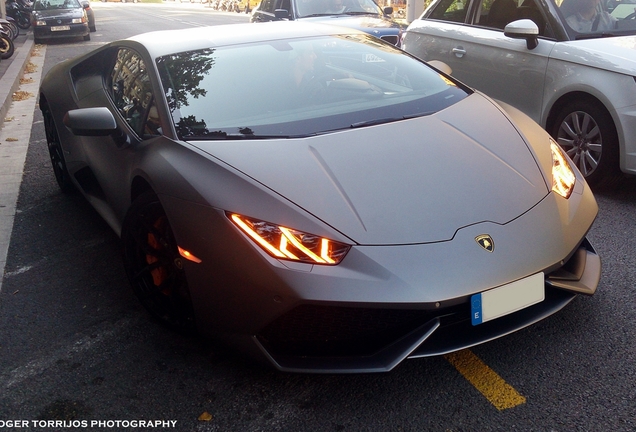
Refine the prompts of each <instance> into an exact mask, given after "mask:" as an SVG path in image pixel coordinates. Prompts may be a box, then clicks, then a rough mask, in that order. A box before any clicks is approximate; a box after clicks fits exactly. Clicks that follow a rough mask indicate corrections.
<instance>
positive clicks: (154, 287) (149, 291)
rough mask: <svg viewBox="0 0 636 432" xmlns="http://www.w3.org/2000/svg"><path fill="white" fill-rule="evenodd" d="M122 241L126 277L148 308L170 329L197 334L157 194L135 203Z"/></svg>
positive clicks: (180, 266) (179, 263)
mask: <svg viewBox="0 0 636 432" xmlns="http://www.w3.org/2000/svg"><path fill="white" fill-rule="evenodd" d="M121 239H122V253H123V258H124V266H125V268H126V274H127V276H128V279H129V281H130V283H131V285H132V288H133V291H134V292H135V294H136V295H137V297H138V298H139V300H140V301H141V303H142V304H143V305H144V307H145V308H146V309H147V310H148V311H149V312H150V313H151V315H152V316H153V317H155V318H156V319H158V320H159V321H160V322H162V323H163V324H165V325H167V326H168V327H170V328H172V329H175V330H177V331H181V332H185V333H191V332H193V331H194V330H195V324H194V313H193V310H192V302H191V300H190V291H189V289H188V283H187V280H186V275H185V271H184V269H183V262H182V258H181V256H180V255H179V251H178V247H177V243H176V241H175V238H174V235H173V233H172V228H171V227H170V223H169V221H168V218H167V216H166V214H165V212H164V210H163V207H162V206H161V203H160V202H159V198H158V197H157V196H156V195H155V194H154V193H152V192H146V193H143V194H141V195H140V196H139V197H138V198H137V199H136V200H135V201H134V202H133V204H132V205H131V207H130V209H129V211H128V213H127V214H126V217H125V219H124V223H123V227H122V234H121Z"/></svg>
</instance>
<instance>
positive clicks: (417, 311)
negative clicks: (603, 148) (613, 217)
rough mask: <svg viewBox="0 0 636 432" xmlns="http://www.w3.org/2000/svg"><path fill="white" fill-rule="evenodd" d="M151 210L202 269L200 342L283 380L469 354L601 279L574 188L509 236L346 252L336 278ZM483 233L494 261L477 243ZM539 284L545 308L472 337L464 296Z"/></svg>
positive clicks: (198, 214)
mask: <svg viewBox="0 0 636 432" xmlns="http://www.w3.org/2000/svg"><path fill="white" fill-rule="evenodd" d="M161 198H162V203H163V204H164V208H165V209H166V210H167V214H168V218H169V219H170V220H171V224H172V226H173V227H178V230H176V232H175V235H176V237H177V241H178V242H179V244H180V246H182V247H184V248H185V249H187V250H190V251H193V253H194V254H195V255H196V256H198V257H199V258H201V259H202V261H203V263H202V264H194V263H191V262H187V263H185V266H186V268H185V270H186V273H187V275H188V283H189V286H190V291H191V297H192V302H193V307H194V310H195V315H196V318H197V326H198V328H199V330H200V331H201V332H202V333H203V334H207V335H210V336H213V337H216V338H221V339H223V340H224V341H226V342H229V343H230V344H231V345H233V346H236V347H238V348H241V349H242V350H244V351H247V352H248V353H251V354H253V355H255V356H257V357H259V358H261V359H264V360H266V361H267V362H268V363H270V364H271V365H273V366H274V367H276V368H277V369H279V370H281V371H287V372H313V373H316V372H318V373H361V372H381V371H389V370H391V369H393V368H394V367H395V366H396V365H398V364H399V363H400V362H401V361H403V360H404V359H406V358H417V357H426V356H433V355H440V354H445V353H448V352H452V351H456V350H460V349H463V348H468V347H471V346H474V345H477V344H481V343H484V342H487V341H490V340H493V339H495V338H498V337H502V336H505V335H507V334H510V333H512V332H514V331H517V330H520V329H522V328H524V327H527V326H529V325H531V324H533V323H535V322H538V321H540V320H542V319H544V318H546V317H547V316H549V315H551V314H554V313H555V312H557V311H559V310H560V309H562V308H563V307H565V306H566V305H567V304H568V303H569V302H570V301H572V299H574V297H576V295H577V294H586V295H591V294H593V293H594V292H595V290H596V287H597V286H598V283H599V280H600V275H601V265H600V259H599V257H598V255H597V254H596V252H595V251H594V249H593V247H592V246H591V245H590V244H589V242H588V241H587V240H586V238H585V236H586V233H587V231H588V230H589V229H590V227H591V226H592V223H593V221H594V219H595V217H596V215H597V211H598V207H597V205H596V202H595V200H594V198H593V196H592V194H591V192H590V190H589V188H587V186H586V185H585V183H584V182H582V181H581V182H579V183H578V186H577V187H576V189H575V192H574V193H573V195H572V196H571V197H570V199H569V200H565V199H563V198H560V197H558V196H555V194H548V195H547V196H546V197H545V198H544V199H543V200H542V201H541V202H539V203H538V204H536V205H535V206H534V207H533V208H532V209H530V210H529V211H528V212H526V213H524V214H522V215H520V216H519V217H518V218H516V219H514V220H512V221H510V222H509V223H507V224H503V225H500V224H496V223H492V222H482V223H477V224H474V225H469V226H466V227H463V228H461V229H459V230H458V231H457V232H456V233H455V235H454V236H453V238H452V239H451V240H450V241H445V242H438V243H428V244H414V245H397V246H372V245H371V246H363V245H355V246H353V247H352V249H351V250H350V251H349V253H348V255H347V256H346V257H345V259H344V260H343V261H342V262H341V263H340V264H339V265H337V266H319V265H310V264H304V263H293V262H288V261H280V260H277V259H275V258H272V257H270V256H269V255H267V254H266V253H265V252H263V251H262V249H260V248H259V247H258V246H255V245H254V244H253V242H252V241H251V240H249V239H247V238H246V237H245V236H244V235H243V234H242V233H241V232H239V231H238V230H237V229H236V228H235V227H234V226H233V225H232V223H231V222H230V221H229V220H228V219H227V217H226V215H225V211H224V210H221V209H216V208H212V207H209V206H205V205H198V204H194V203H192V202H188V201H184V200H179V199H175V198H172V197H169V196H162V197H161ZM193 221H205V224H200V223H193ZM549 221H550V222H551V223H548V222H549ZM485 233H486V234H489V235H490V236H491V237H492V239H494V243H495V249H494V252H492V253H490V252H488V251H484V250H483V249H482V248H481V247H480V246H479V245H478V244H477V242H476V241H475V239H476V238H477V237H478V236H479V235H481V234H485ZM540 272H542V273H543V274H544V277H545V279H544V286H545V299H544V300H543V301H541V302H540V303H537V304H535V305H533V306H530V307H527V308H525V309H522V310H519V311H517V312H514V313H511V314H509V315H505V316H503V317H500V318H497V319H494V320H492V321H489V322H486V323H484V324H481V325H477V326H472V325H471V320H470V312H471V311H470V304H469V300H470V298H471V296H472V295H474V294H477V293H482V292H484V291H488V290H490V289H492V288H495V287H500V286H503V285H506V284H509V283H511V282H514V281H517V280H520V279H523V278H526V277H528V276H530V275H535V274H537V273H540Z"/></svg>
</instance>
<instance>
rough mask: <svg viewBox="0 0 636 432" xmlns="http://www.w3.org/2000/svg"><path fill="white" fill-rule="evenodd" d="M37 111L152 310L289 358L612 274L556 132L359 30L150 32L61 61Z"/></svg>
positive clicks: (441, 323)
mask: <svg viewBox="0 0 636 432" xmlns="http://www.w3.org/2000/svg"><path fill="white" fill-rule="evenodd" d="M255 73H256V74H258V75H255ZM40 108H41V110H42V114H43V117H44V127H45V130H46V138H47V143H48V148H49V153H50V156H51V162H52V165H53V170H54V173H55V176H56V179H57V181H58V183H59V185H60V187H61V188H62V190H63V191H72V190H78V191H80V192H81V193H82V194H83V195H84V196H85V197H86V199H87V200H88V201H89V202H90V203H91V204H92V205H93V207H94V208H95V209H96V211H97V212H99V214H101V215H102V216H103V217H104V219H105V220H106V221H107V222H108V223H109V224H110V226H111V227H112V228H113V230H114V231H115V232H116V233H117V234H118V235H120V236H121V239H122V251H123V260H124V264H125V268H126V271H127V273H128V276H129V279H130V283H131V285H132V287H133V289H134V291H135V293H136V294H137V295H138V296H139V299H140V301H141V302H142V303H143V304H144V306H145V307H146V308H147V309H148V310H149V311H150V312H151V314H152V315H153V316H154V317H156V318H157V319H158V320H160V321H162V322H164V323H166V324H168V325H170V326H172V327H176V328H178V329H182V330H194V329H196V330H198V331H199V332H201V333H203V334H206V335H210V336H215V337H220V338H223V339H224V340H226V341H229V342H231V343H234V344H236V345H237V346H240V347H241V348H243V349H245V350H246V351H249V352H251V353H253V354H256V355H258V356H260V357H261V358H263V359H266V360H267V361H269V362H270V363H271V364H272V365H274V366H275V367H277V368H278V369H280V370H285V371H320V372H376V371H387V370H390V369H392V368H394V367H395V366H396V365H398V364H399V363H400V362H401V361H402V360H404V359H406V358H417V357H425V356H431V355H438V354H444V353H448V352H451V351H454V350H459V349H462V348H466V347H470V346H473V345H476V344H479V343H483V342H487V341H489V340H492V339H494V338H497V337H501V336H504V335H507V334H509V333H511V332H513V331H516V330H519V329H521V328H524V327H526V326H528V325H530V324H532V323H535V322H537V321H539V320H541V319H543V318H545V317H547V316H549V315H551V314H553V313H555V312H557V311H559V310H560V309H561V308H563V307H564V306H566V305H567V304H568V303H569V302H570V301H571V300H572V299H574V298H575V297H576V296H577V295H578V294H584V295H592V294H593V293H594V292H595V291H596V288H597V285H598V282H599V278H600V272H601V268H600V259H599V257H598V255H597V254H596V253H595V252H594V249H593V247H592V246H591V245H590V243H589V242H588V241H587V239H586V237H585V236H586V233H587V232H588V230H589V229H590V227H591V225H592V223H593V221H594V219H595V217H596V215H597V211H598V208H597V205H596V201H595V200H594V197H593V195H592V193H591V191H590V188H589V187H588V185H587V183H586V182H585V180H584V179H583V177H582V176H581V173H580V172H579V171H578V170H577V169H576V168H575V167H572V166H571V165H570V161H569V159H568V158H567V156H565V155H564V153H563V152H562V150H561V149H560V148H559V147H558V145H556V143H555V142H554V140H552V139H551V138H550V136H549V135H548V134H547V133H546V132H545V131H544V130H543V129H542V128H541V127H540V126H539V125H537V124H536V123H535V122H534V121H532V120H531V119H529V118H528V117H527V116H525V115H524V114H522V113H521V112H520V111H519V110H517V109H515V108H513V107H511V106H509V105H498V104H496V103H495V102H493V101H492V100H491V99H489V98H486V97H484V96H482V95H481V94H480V93H476V92H473V91H472V90H471V89H470V88H468V87H465V86H464V85H463V84H461V83H459V82H457V81H455V80H454V79H453V78H450V77H448V76H446V75H444V74H441V73H440V72H438V71H437V70H435V69H433V68H432V67H430V66H429V65H427V64H426V63H424V62H422V61H420V60H418V59H416V58H415V57H412V56H409V55H408V54H406V53H404V52H403V51H401V50H400V49H398V48H396V47H395V46H394V45H392V44H390V43H388V42H384V41H382V40H380V39H377V38H375V37H373V36H371V35H369V34H366V33H364V32H360V31H357V30H353V29H347V28H343V27H336V26H328V25H318V24H312V23H308V22H271V23H263V24H259V25H254V24H244V25H229V26H215V27H210V28H193V29H188V30H179V31H165V32H154V33H148V34H143V35H138V36H135V37H133V38H130V39H126V40H121V41H115V42H111V43H109V44H106V45H104V46H102V47H100V48H98V49H97V50H95V51H93V52H91V53H88V54H85V55H83V56H81V57H78V58H76V59H72V60H68V61H65V62H63V63H60V64H58V65H56V66H55V67H53V68H52V69H51V70H50V72H49V73H48V74H47V76H46V77H45V78H44V79H43V81H42V85H41V91H40Z"/></svg>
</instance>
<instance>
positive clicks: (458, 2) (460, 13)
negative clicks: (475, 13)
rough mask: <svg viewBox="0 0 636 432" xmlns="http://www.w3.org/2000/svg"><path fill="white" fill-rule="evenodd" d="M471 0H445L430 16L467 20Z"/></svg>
mask: <svg viewBox="0 0 636 432" xmlns="http://www.w3.org/2000/svg"><path fill="white" fill-rule="evenodd" d="M469 5H470V0H444V1H442V2H440V3H439V4H438V5H437V7H436V8H435V10H433V12H431V14H430V15H429V16H428V18H429V19H437V20H441V21H452V22H457V23H463V22H465V21H466V14H467V13H468V6H469Z"/></svg>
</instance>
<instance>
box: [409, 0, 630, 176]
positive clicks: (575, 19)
mask: <svg viewBox="0 0 636 432" xmlns="http://www.w3.org/2000/svg"><path fill="white" fill-rule="evenodd" d="M629 1H634V0H629ZM635 10H636V4H632V3H628V2H625V1H615V0H614V1H610V2H609V3H607V4H604V3H603V0H564V1H563V2H561V1H560V0H557V1H556V2H555V0H494V1H493V0H435V1H433V3H432V4H431V5H430V6H429V7H428V8H427V9H426V10H425V11H424V13H423V14H422V16H421V17H420V19H418V20H415V21H414V22H413V23H411V25H410V26H409V27H408V29H407V31H406V33H405V35H404V38H403V46H402V48H403V49H405V50H406V51H408V52H410V53H411V54H413V55H415V56H418V57H420V58H422V59H424V60H427V61H430V60H439V61H442V62H444V63H446V64H448V65H449V66H450V67H451V68H452V70H453V76H454V77H456V78H458V79H460V80H461V81H464V82H465V83H466V84H468V85H470V86H472V87H474V88H476V89H478V90H480V91H483V92H484V93H486V94H487V95H489V96H491V97H493V98H495V99H498V100H501V101H503V102H507V103H509V104H511V105H513V106H515V107H517V108H519V109H521V110H522V111H524V112H525V113H526V114H528V115H529V116H530V117H532V118H533V119H534V120H536V121H537V122H538V123H540V124H541V125H542V126H543V127H544V128H545V129H546V130H547V131H548V132H549V133H550V134H551V135H553V136H554V137H555V139H557V140H558V142H559V144H560V145H561V146H562V147H563V148H564V149H565V150H566V151H567V153H568V154H569V155H570V157H571V158H572V160H573V161H574V162H575V163H576V165H577V166H578V167H579V169H580V170H581V172H582V173H583V174H584V175H585V177H586V179H587V180H588V182H590V183H592V184H593V183H598V182H599V181H600V180H602V179H607V178H610V177H614V176H615V175H616V174H618V173H620V171H622V172H624V173H629V174H636V80H635V76H636V36H634V35H635V34H636V19H634V18H635V17H636V14H635V13H634V12H635Z"/></svg>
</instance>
